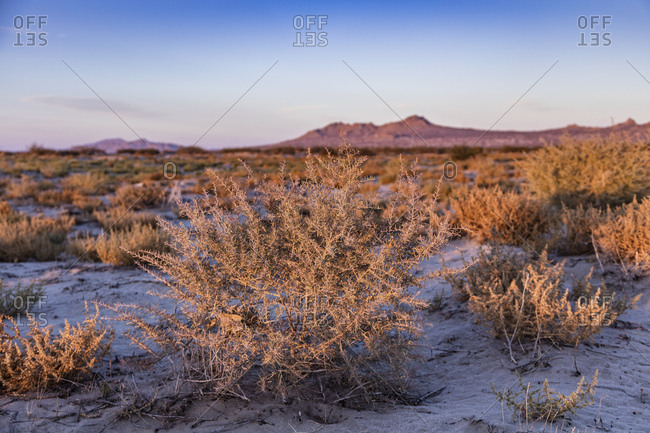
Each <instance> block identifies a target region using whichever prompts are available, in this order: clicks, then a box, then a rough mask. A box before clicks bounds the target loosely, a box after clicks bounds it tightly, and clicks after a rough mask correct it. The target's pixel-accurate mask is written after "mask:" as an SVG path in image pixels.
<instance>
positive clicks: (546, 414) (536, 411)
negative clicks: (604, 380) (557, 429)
mask: <svg viewBox="0 0 650 433" xmlns="http://www.w3.org/2000/svg"><path fill="white" fill-rule="evenodd" d="M596 385H598V370H596V373H594V377H593V378H592V379H591V382H590V383H588V384H586V385H585V378H584V376H583V377H582V378H581V379H580V382H578V387H577V388H576V390H575V391H573V392H572V393H571V394H569V395H565V394H562V393H561V392H558V391H555V390H554V389H551V388H550V387H549V384H548V379H546V380H544V385H543V386H542V388H541V389H531V388H530V383H529V384H528V385H524V383H523V381H522V379H521V377H519V389H518V390H516V391H513V390H510V389H509V390H506V391H504V392H501V391H497V390H496V388H495V387H494V385H492V384H491V387H492V393H494V394H495V395H496V396H497V399H498V400H499V401H500V402H503V403H505V404H506V406H508V407H509V408H510V410H512V419H513V420H514V421H517V420H524V421H525V422H526V424H528V423H535V422H537V421H544V422H545V423H553V422H555V420H556V419H558V417H563V416H565V415H567V414H568V413H570V414H573V415H575V414H576V412H577V411H578V410H579V409H582V408H585V407H587V406H591V405H592V404H594V394H595V393H596ZM526 431H529V430H528V429H526Z"/></svg>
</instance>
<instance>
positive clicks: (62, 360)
mask: <svg viewBox="0 0 650 433" xmlns="http://www.w3.org/2000/svg"><path fill="white" fill-rule="evenodd" d="M87 310H88V308H87V307H86V312H87ZM0 318H1V319H3V320H2V321H0V353H2V356H0V392H11V393H23V392H28V391H43V390H45V389H47V388H51V387H55V386H57V385H62V384H68V383H69V382H68V381H74V382H79V381H81V380H84V379H85V378H87V377H88V376H89V374H90V373H91V371H92V369H93V368H95V367H96V366H97V365H98V364H99V362H101V360H102V358H103V357H104V355H106V353H108V351H109V350H110V344H111V341H112V335H111V334H110V333H109V332H108V330H107V329H106V328H105V327H104V326H103V325H101V323H100V318H99V309H97V310H96V312H95V314H94V315H93V316H89V315H87V317H86V320H84V322H83V324H77V326H72V325H70V324H69V323H68V321H67V320H66V322H65V327H64V329H63V330H61V331H60V332H59V335H56V336H52V328H51V326H46V327H39V325H38V323H37V322H36V321H34V320H31V321H30V324H29V334H28V335H27V336H23V335H21V333H20V327H19V326H18V325H17V324H16V322H15V321H14V320H13V319H11V318H6V317H0Z"/></svg>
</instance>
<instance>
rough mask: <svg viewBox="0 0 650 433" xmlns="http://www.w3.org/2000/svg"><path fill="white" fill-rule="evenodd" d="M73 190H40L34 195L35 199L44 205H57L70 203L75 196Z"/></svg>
mask: <svg viewBox="0 0 650 433" xmlns="http://www.w3.org/2000/svg"><path fill="white" fill-rule="evenodd" d="M77 195H78V194H77V193H76V192H75V191H72V190H69V189H66V190H62V191H59V190H56V189H50V190H45V191H41V192H40V193H38V195H37V196H36V201H37V202H38V203H40V204H42V205H44V206H52V207H53V206H59V205H61V204H64V203H72V202H73V201H74V199H75V198H76V197H77Z"/></svg>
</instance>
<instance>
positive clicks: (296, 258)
mask: <svg viewBox="0 0 650 433" xmlns="http://www.w3.org/2000/svg"><path fill="white" fill-rule="evenodd" d="M362 165H363V159H362V158H359V157H358V156H357V155H356V153H354V151H352V150H350V149H349V148H347V147H344V148H342V149H341V150H340V151H339V155H338V156H327V157H324V158H321V157H317V156H311V155H310V156H309V157H308V158H307V162H306V171H305V173H306V179H307V180H306V181H303V182H299V181H295V180H289V179H286V178H285V179H284V181H283V182H280V183H275V182H259V183H258V186H257V188H256V189H255V192H254V194H247V193H246V191H244V190H243V189H241V188H240V187H239V186H238V185H237V183H236V182H235V181H233V180H232V179H231V180H226V179H222V178H220V177H219V176H216V175H215V176H216V177H215V182H218V185H221V186H222V187H224V188H226V189H227V190H228V191H229V195H230V196H231V197H232V201H233V203H234V212H229V211H226V210H224V209H223V208H222V207H220V206H219V205H218V203H215V202H212V204H210V205H208V206H205V205H203V204H201V203H200V202H194V203H191V204H183V205H182V206H183V208H182V209H183V212H184V213H185V214H186V215H187V217H188V219H189V222H190V225H189V227H188V226H181V225H179V226H177V225H172V224H171V223H168V222H163V223H162V227H163V229H164V230H165V231H166V232H167V233H169V235H170V236H171V238H172V241H173V242H172V246H173V248H174V252H175V254H159V253H152V252H143V253H140V254H138V256H137V257H138V258H139V260H140V261H141V263H142V264H143V266H146V269H147V270H148V271H149V272H151V273H152V274H153V275H155V276H157V277H158V278H160V280H161V281H162V282H164V283H165V284H166V285H167V286H168V291H166V292H164V293H163V294H162V296H167V297H171V298H173V299H176V300H178V301H179V302H180V308H178V310H177V311H176V312H175V313H171V312H167V311H161V310H152V309H147V308H144V307H139V306H137V305H130V306H116V307H114V308H115V309H117V310H118V311H120V312H121V313H122V318H123V319H124V320H127V321H128V322H130V323H132V324H133V325H134V326H135V331H134V334H133V338H134V339H135V341H136V342H138V343H139V344H141V347H144V348H148V349H150V350H156V349H161V350H162V354H166V355H169V356H179V357H180V358H181V359H182V360H183V363H182V364H183V366H184V372H185V374H186V375H188V376H190V377H191V378H192V379H193V380H194V381H196V382H198V383H203V384H205V385H209V386H211V388H212V391H214V392H216V393H219V394H227V393H229V392H234V390H236V386H237V385H238V383H239V381H240V379H241V378H242V377H244V376H246V375H248V374H249V373H251V372H252V371H251V369H253V368H254V367H259V368H255V369H254V370H253V371H254V375H255V377H257V379H258V380H259V383H260V386H261V387H262V389H269V390H271V391H273V392H275V393H277V394H279V395H281V396H286V395H287V393H288V392H290V390H291V389H294V388H293V387H294V386H296V387H299V386H301V385H308V384H310V383H313V382H312V381H314V380H320V381H322V382H321V383H323V384H324V386H328V385H331V386H333V387H335V388H336V389H344V390H345V392H350V393H351V395H363V396H369V394H368V393H367V392H369V391H371V390H377V389H383V390H386V389H387V388H386V386H387V385H386V384H387V383H388V384H391V386H394V387H397V386H400V385H404V384H405V379H406V377H407V370H406V368H405V363H406V361H407V360H408V359H409V358H410V357H411V356H412V348H413V345H412V340H413V338H414V337H415V335H416V334H417V333H418V326H417V321H416V316H415V315H416V314H417V308H418V307H420V306H421V304H422V302H420V301H418V300H417V299H416V298H415V296H414V294H413V293H412V292H410V291H409V288H412V287H419V286H421V285H422V284H423V283H424V282H425V281H426V280H427V279H429V278H431V275H430V274H429V273H420V274H416V272H415V271H416V270H417V269H418V267H419V263H420V261H421V260H423V259H425V258H428V257H430V256H432V255H434V254H437V253H438V252H439V251H440V248H441V247H442V245H443V244H444V243H445V242H446V241H447V240H448V238H449V229H448V225H447V221H446V220H442V219H441V218H439V217H438V216H437V214H436V207H435V203H434V202H433V201H432V200H421V198H422V197H421V195H420V192H419V190H418V188H417V183H416V181H415V179H413V178H410V177H404V176H402V177H401V178H400V180H399V183H400V186H401V188H400V189H399V190H398V192H397V193H396V194H395V197H394V200H393V201H391V204H389V205H388V206H389V208H391V207H392V208H394V210H393V211H387V212H383V213H382V212H381V210H380V207H379V204H378V202H379V200H378V199H377V197H368V196H363V195H361V194H359V189H360V187H361V185H362V180H361V176H362V173H363V168H362ZM397 204H399V205H402V206H404V209H403V211H400V210H397V207H398V206H397ZM393 389H394V388H393Z"/></svg>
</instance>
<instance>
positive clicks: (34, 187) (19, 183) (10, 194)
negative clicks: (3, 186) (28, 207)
mask: <svg viewBox="0 0 650 433" xmlns="http://www.w3.org/2000/svg"><path fill="white" fill-rule="evenodd" d="M37 194H38V182H36V181H35V180H34V179H33V178H32V177H30V176H27V175H25V174H23V175H22V176H21V178H20V180H15V179H14V180H12V181H11V183H9V185H7V190H6V191H5V196H6V197H7V198H13V199H24V198H34V197H36V195H37Z"/></svg>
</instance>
